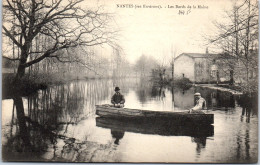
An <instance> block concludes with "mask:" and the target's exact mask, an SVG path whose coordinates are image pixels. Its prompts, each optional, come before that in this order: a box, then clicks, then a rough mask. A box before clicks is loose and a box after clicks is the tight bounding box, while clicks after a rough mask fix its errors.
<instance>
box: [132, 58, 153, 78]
mask: <svg viewBox="0 0 260 165" xmlns="http://www.w3.org/2000/svg"><path fill="white" fill-rule="evenodd" d="M156 65H157V64H156V61H155V59H153V58H152V57H149V56H146V55H144V54H142V55H141V56H140V57H139V59H138V60H137V61H136V63H135V66H134V70H135V72H136V75H137V76H141V77H146V76H150V75H151V72H152V69H154V68H156Z"/></svg>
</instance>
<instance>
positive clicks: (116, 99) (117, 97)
mask: <svg viewBox="0 0 260 165" xmlns="http://www.w3.org/2000/svg"><path fill="white" fill-rule="evenodd" d="M119 91H120V89H119V87H116V88H115V92H116V93H115V94H114V95H113V96H112V98H111V103H112V104H113V105H114V107H118V108H122V107H124V103H125V98H124V96H123V95H122V94H121V93H120V92H119Z"/></svg>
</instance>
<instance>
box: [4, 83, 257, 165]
mask: <svg viewBox="0 0 260 165" xmlns="http://www.w3.org/2000/svg"><path fill="white" fill-rule="evenodd" d="M115 86H119V87H120V88H121V93H122V94H124V96H125V99H126V103H125V107H127V108H136V109H148V110H156V111H186V110H187V109H189V108H191V107H192V106H193V105H194V97H193V94H194V93H195V92H200V93H201V94H202V96H203V97H204V98H205V99H206V101H207V107H208V111H206V113H212V114H214V125H212V126H211V127H209V128H207V129H206V130H200V129H197V130H193V128H187V127H181V126H180V127H174V126H173V127H172V128H171V127H167V128H166V127H164V126H163V125H160V123H156V124H155V123H150V124H148V125H144V124H137V123H134V122H130V123H127V124H126V123H124V122H122V121H121V122H120V121H114V120H110V119H103V118H99V117H97V116H96V115H95V105H98V104H108V103H110V98H111V96H112V95H113V93H114V91H113V89H114V87H115ZM248 104H249V103H248V100H246V99H245V98H242V96H234V95H232V94H230V93H227V92H221V91H217V90H212V89H207V88H201V87H191V88H189V89H180V88H169V87H165V86H158V85H155V84H154V83H152V82H150V81H148V80H143V79H142V80H140V79H118V80H86V81H82V80H81V81H73V82H69V83H66V84H62V85H56V86H51V87H49V88H47V89H46V90H39V91H38V92H36V93H34V94H31V95H30V96H24V97H21V96H16V97H14V98H13V99H4V100H2V105H3V111H2V156H3V159H4V160H5V161H55V162H56V161H58V162H177V163H181V162H186V163H189V162H194V163H205V162H207V163H250V162H256V161H257V160H258V116H257V115H258V114H257V108H253V107H257V106H253V107H252V106H251V107H248V106H247V105H248ZM253 105H257V104H256V103H255V104H253ZM202 132H203V134H201V133H202Z"/></svg>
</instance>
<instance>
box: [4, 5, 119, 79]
mask: <svg viewBox="0 0 260 165" xmlns="http://www.w3.org/2000/svg"><path fill="white" fill-rule="evenodd" d="M82 1H83V0H74V1H71V0H52V1H49V0H28V1H27V0H5V1H4V2H3V26H2V28H3V37H4V39H3V40H4V43H5V45H4V46H13V50H14V48H17V50H18V51H17V52H16V53H13V54H15V55H14V56H10V54H7V53H10V52H5V54H4V56H5V57H7V58H8V59H10V60H14V61H19V63H18V69H17V74H16V80H20V79H21V78H22V77H23V76H24V74H25V70H26V68H29V67H30V66H32V65H35V64H37V63H39V62H40V61H42V60H44V59H46V58H55V59H56V60H58V61H61V62H66V61H73V60H74V61H77V60H78V59H75V58H73V57H72V56H65V54H64V53H63V52H62V50H65V49H68V48H71V47H77V46H80V45H81V46H95V45H100V44H104V43H106V44H110V45H112V44H113V43H114V40H113V39H114V37H115V31H114V30H111V29H112V28H109V23H110V21H111V19H110V18H111V16H110V14H108V13H105V12H102V9H101V8H98V9H96V10H88V9H85V8H83V7H82V5H81V4H80V3H81V2H82ZM8 44H9V45H8Z"/></svg>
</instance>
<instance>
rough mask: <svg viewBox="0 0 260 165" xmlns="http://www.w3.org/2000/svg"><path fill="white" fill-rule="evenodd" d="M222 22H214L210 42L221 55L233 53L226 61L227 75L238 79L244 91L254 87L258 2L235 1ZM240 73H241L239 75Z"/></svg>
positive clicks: (255, 85) (250, 0) (254, 0)
mask: <svg viewBox="0 0 260 165" xmlns="http://www.w3.org/2000/svg"><path fill="white" fill-rule="evenodd" d="M226 16H227V19H226V20H225V22H215V26H216V27H217V30H218V31H217V33H216V35H215V36H210V43H211V44H213V45H214V46H216V47H217V48H221V49H222V51H223V53H224V54H228V55H232V56H234V57H235V58H234V59H235V60H227V61H226V63H227V64H229V65H230V68H231V70H230V74H235V76H236V77H237V79H238V78H240V79H241V81H242V84H243V85H245V88H244V89H245V90H246V91H252V90H256V89H257V88H256V87H257V79H258V74H257V73H258V71H257V70H258V64H257V61H258V49H259V48H258V1H256V0H243V1H235V2H234V4H233V8H232V10H231V11H227V12H226ZM243 75H244V76H243ZM231 76H232V75H231Z"/></svg>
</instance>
